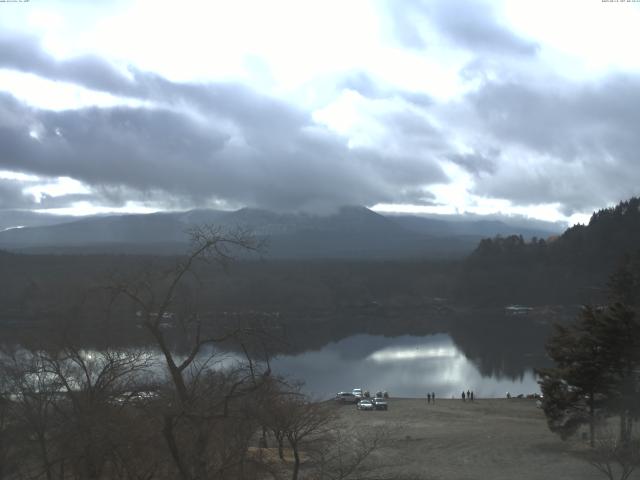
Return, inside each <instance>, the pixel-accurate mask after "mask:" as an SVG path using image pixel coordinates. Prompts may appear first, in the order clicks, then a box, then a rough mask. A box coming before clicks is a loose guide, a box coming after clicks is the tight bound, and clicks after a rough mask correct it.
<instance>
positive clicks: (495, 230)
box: [389, 215, 561, 238]
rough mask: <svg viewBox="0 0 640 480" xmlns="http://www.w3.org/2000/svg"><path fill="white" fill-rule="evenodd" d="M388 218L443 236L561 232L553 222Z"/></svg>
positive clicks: (407, 216)
mask: <svg viewBox="0 0 640 480" xmlns="http://www.w3.org/2000/svg"><path fill="white" fill-rule="evenodd" d="M389 218H392V219H393V220H394V221H395V222H396V223H398V224H399V225H402V226H403V227H405V228H407V229H409V230H412V231H415V232H420V233H427V234H429V235H434V236H443V237H450V236H458V235H471V236H475V237H481V238H484V237H494V236H496V235H501V236H503V237H504V236H509V235H522V236H523V237H524V238H533V237H537V238H547V237H549V236H552V235H559V234H560V233H561V229H560V228H559V227H558V226H556V225H554V224H549V225H548V228H546V229H543V228H535V227H523V226H521V225H511V224H508V223H505V222H503V221H500V220H462V219H458V220H442V219H436V218H431V217H421V216H416V215H394V216H391V217H389Z"/></svg>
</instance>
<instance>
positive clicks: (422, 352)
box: [272, 334, 539, 398]
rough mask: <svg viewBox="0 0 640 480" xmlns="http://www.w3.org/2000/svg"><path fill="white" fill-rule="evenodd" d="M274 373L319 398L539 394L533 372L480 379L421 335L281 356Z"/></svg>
mask: <svg viewBox="0 0 640 480" xmlns="http://www.w3.org/2000/svg"><path fill="white" fill-rule="evenodd" d="M272 367H273V370H274V371H275V372H276V373H279V374H284V375H287V376H289V377H291V378H296V379H301V380H304V381H305V390H306V391H307V392H308V393H310V394H311V395H313V396H314V397H318V398H328V397H330V396H333V395H335V393H336V392H338V391H351V389H352V388H355V387H362V388H363V389H365V390H369V391H371V392H376V391H379V390H386V391H388V392H389V394H390V395H392V396H396V397H398V396H400V397H415V396H419V397H426V394H427V392H435V394H436V397H439V398H451V396H452V395H453V396H455V397H456V398H458V397H459V396H460V394H461V393H462V390H464V391H465V392H466V391H467V390H473V391H474V393H475V395H476V396H478V397H504V396H505V395H506V392H510V393H511V394H512V395H514V394H515V395H517V394H520V393H523V394H527V393H534V392H538V391H539V388H538V384H537V383H536V379H535V376H534V374H533V372H532V371H528V372H525V373H524V375H523V376H522V377H521V378H518V379H515V380H514V379H511V378H505V377H502V378H501V377H499V376H489V377H487V376H483V375H482V374H481V373H480V372H479V370H478V369H477V368H476V366H475V365H474V364H473V363H472V362H471V361H470V360H469V359H468V358H467V357H466V356H465V355H464V354H463V353H462V352H461V351H460V350H459V349H458V348H457V347H456V345H455V344H454V343H453V341H452V340H451V337H449V336H448V335H445V334H438V335H429V336H425V337H415V336H409V335H405V336H401V337H394V338H389V337H383V336H377V335H354V336H352V337H348V338H346V339H344V340H341V341H339V342H335V343H330V344H329V345H326V346H325V347H323V348H322V349H321V350H318V351H310V352H305V353H302V354H299V355H295V356H281V357H279V358H277V359H275V360H274V361H273V362H272Z"/></svg>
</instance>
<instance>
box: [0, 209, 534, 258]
mask: <svg viewBox="0 0 640 480" xmlns="http://www.w3.org/2000/svg"><path fill="white" fill-rule="evenodd" d="M201 224H215V225H220V226H222V227H224V228H229V229H233V228H237V227H240V228H245V229H248V230H250V231H252V232H253V233H254V234H255V235H257V236H259V237H265V238H267V239H268V250H267V256H268V257H272V258H318V259H320V258H408V257H417V256H421V257H442V256H447V257H460V256H462V255H465V254H467V253H469V252H471V251H472V250H473V248H474V247H475V246H476V245H477V243H478V241H479V240H480V239H481V238H482V237H483V236H487V235H495V234H503V233H504V232H514V233H515V232H517V229H515V228H513V227H509V226H508V225H506V224H504V223H501V222H450V221H439V220H434V219H428V218H421V217H410V216H383V215H380V214H378V213H376V212H373V211H371V210H369V209H367V208H364V207H343V208H341V209H339V210H338V211H337V212H335V213H334V214H331V215H313V214H307V213H276V212H271V211H267V210H260V209H251V208H243V209H241V210H237V211H219V210H190V211H187V212H164V213H153V214H144V215H117V216H103V217H89V218H83V219H80V220H75V221H71V222H66V223H59V224H56V225H45V226H32V227H25V228H20V229H11V230H6V231H3V232H0V248H4V249H8V250H14V251H22V252H32V253H33V252H37V253H71V252H75V253H78V252H83V253H145V252H146V253H149V254H175V253H183V252H184V251H185V250H186V249H187V245H188V241H189V234H188V230H189V229H190V228H192V227H193V226H196V225H201ZM524 230H526V229H524ZM524 230H522V229H521V231H520V232H518V233H522V234H523V235H529V234H532V233H533V232H528V231H524ZM535 233H538V232H535Z"/></svg>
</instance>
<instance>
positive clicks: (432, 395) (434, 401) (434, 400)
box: [431, 392, 436, 403]
mask: <svg viewBox="0 0 640 480" xmlns="http://www.w3.org/2000/svg"><path fill="white" fill-rule="evenodd" d="M431 401H432V402H433V403H436V394H435V393H434V392H431Z"/></svg>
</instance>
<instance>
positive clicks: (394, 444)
mask: <svg viewBox="0 0 640 480" xmlns="http://www.w3.org/2000/svg"><path fill="white" fill-rule="evenodd" d="M335 409H336V411H337V414H338V422H339V423H340V425H341V426H343V427H346V428H355V429H357V430H358V431H359V432H365V433H366V432H370V433H371V434H373V431H374V430H375V429H376V428H380V427H382V428H388V430H389V434H388V439H389V441H388V445H386V446H385V447H384V448H383V449H381V450H379V451H378V452H377V454H376V457H377V459H376V460H377V461H378V462H381V465H380V467H378V468H379V473H380V474H382V473H386V474H388V476H389V477H391V478H398V479H429V480H439V479H442V480H444V479H446V480H471V479H474V480H475V479H477V480H501V479H505V480H507V479H508V480H550V479H579V480H590V479H594V480H595V479H602V478H604V477H603V476H602V474H601V473H599V472H597V471H596V470H595V468H594V467H592V466H590V465H589V464H587V463H586V462H585V461H584V460H581V459H580V458H579V457H578V452H579V451H580V449H582V448H583V447H582V446H581V445H580V444H579V442H574V443H568V442H563V441H562V440H560V438H559V437H558V436H556V435H555V434H553V433H551V432H550V431H549V429H548V428H547V425H546V421H545V417H544V414H543V412H542V411H541V410H540V409H538V408H536V405H535V400H526V399H511V400H507V399H476V400H475V401H474V402H464V403H463V402H462V400H438V399H437V400H436V402H435V404H429V405H428V404H427V402H426V399H390V400H389V410H388V411H386V412H385V411H373V412H371V411H358V410H357V409H356V408H355V406H353V405H336V406H335ZM384 464H386V465H387V466H384ZM639 474H640V472H635V475H636V476H635V477H634V476H632V477H631V478H640V475H639ZM385 476H386V475H385Z"/></svg>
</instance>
